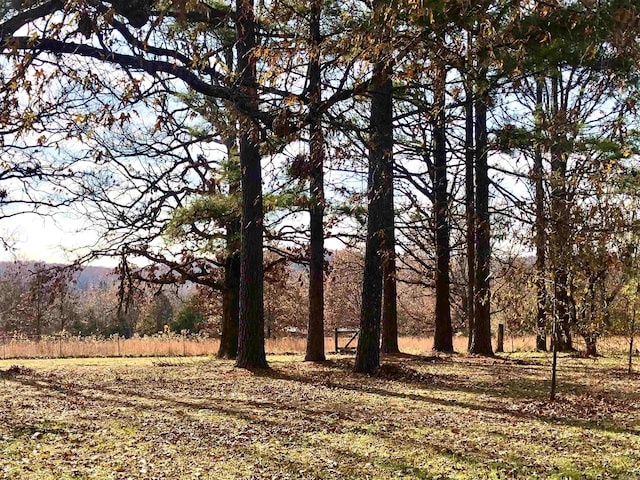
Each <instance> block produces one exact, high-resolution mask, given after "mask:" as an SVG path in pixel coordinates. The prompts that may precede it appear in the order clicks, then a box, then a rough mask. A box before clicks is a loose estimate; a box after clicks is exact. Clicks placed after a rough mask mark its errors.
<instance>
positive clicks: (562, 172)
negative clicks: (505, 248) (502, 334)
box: [551, 73, 573, 352]
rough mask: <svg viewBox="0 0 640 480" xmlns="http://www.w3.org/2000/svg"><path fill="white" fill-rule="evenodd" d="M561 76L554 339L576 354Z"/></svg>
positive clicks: (554, 82)
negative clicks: (571, 293)
mask: <svg viewBox="0 0 640 480" xmlns="http://www.w3.org/2000/svg"><path fill="white" fill-rule="evenodd" d="M558 75H559V73H557V74H556V75H555V76H554V77H552V79H551V95H552V106H551V108H552V114H553V125H554V132H553V133H552V135H553V138H552V145H551V221H552V228H553V238H552V253H553V263H554V266H553V283H554V292H555V298H554V302H555V304H556V308H555V312H556V318H557V321H558V325H557V332H556V335H555V336H554V339H555V341H557V342H558V344H557V345H556V349H557V351H559V352H565V351H572V350H573V345H572V340H571V317H572V315H571V306H570V298H569V292H568V287H569V284H568V281H569V275H568V273H567V264H568V262H569V261H570V260H569V259H568V258H567V254H566V252H567V249H568V246H569V232H570V230H569V228H570V227H569V221H570V218H569V206H568V203H567V189H566V175H567V161H566V159H565V154H566V152H565V149H564V148H563V145H562V142H561V138H560V137H561V135H562V127H563V125H561V123H562V120H561V118H562V117H564V116H565V115H564V114H563V111H562V107H561V105H560V104H561V102H560V100H559V96H560V92H559V85H558V84H559V79H558Z"/></svg>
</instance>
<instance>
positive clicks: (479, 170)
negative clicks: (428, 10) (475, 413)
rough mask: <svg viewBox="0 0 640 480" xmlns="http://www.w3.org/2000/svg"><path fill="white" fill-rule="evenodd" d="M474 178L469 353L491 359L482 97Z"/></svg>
mask: <svg viewBox="0 0 640 480" xmlns="http://www.w3.org/2000/svg"><path fill="white" fill-rule="evenodd" d="M475 111H476V112H475V113H476V123H475V144H476V148H475V154H476V158H475V160H476V165H475V176H476V198H475V200H476V201H475V212H476V230H475V247H476V271H475V296H474V300H475V306H474V309H475V318H474V325H473V339H472V341H471V348H470V349H469V352H470V353H476V354H481V355H493V348H492V346H491V288H490V274H491V243H490V241H491V238H490V234H491V226H490V217H489V166H488V162H487V160H488V158H487V157H488V146H487V98H486V93H482V94H481V96H480V98H478V99H476V102H475Z"/></svg>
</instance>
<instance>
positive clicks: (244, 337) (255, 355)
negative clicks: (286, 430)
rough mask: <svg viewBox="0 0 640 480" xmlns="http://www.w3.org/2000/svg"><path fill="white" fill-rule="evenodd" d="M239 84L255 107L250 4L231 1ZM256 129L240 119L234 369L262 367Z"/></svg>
mask: <svg viewBox="0 0 640 480" xmlns="http://www.w3.org/2000/svg"><path fill="white" fill-rule="evenodd" d="M236 32H237V36H238V40H237V43H236V51H237V57H238V59H237V64H238V82H239V84H240V85H241V91H242V94H243V97H244V98H245V99H246V102H247V104H248V105H250V108H251V109H255V110H257V109H258V92H257V87H256V85H257V82H256V64H257V57H256V52H255V50H254V49H255V47H256V23H255V14H254V3H253V0H236ZM260 135H261V132H260V129H259V128H258V126H257V125H256V120H255V119H253V118H250V117H247V116H245V117H243V118H242V119H241V128H240V138H239V148H240V171H241V188H242V226H241V231H242V249H241V263H240V325H239V339H238V357H237V360H236V365H237V366H238V367H242V368H266V367H267V358H266V354H265V349H264V297H263V295H264V271H263V237H262V233H263V232H262V230H263V226H262V223H263V206H262V167H261V165H260V160H261V155H260V147H259V141H260Z"/></svg>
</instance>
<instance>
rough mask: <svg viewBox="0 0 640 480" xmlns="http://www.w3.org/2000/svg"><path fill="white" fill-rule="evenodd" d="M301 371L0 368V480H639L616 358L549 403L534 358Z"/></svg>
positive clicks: (283, 363)
mask: <svg viewBox="0 0 640 480" xmlns="http://www.w3.org/2000/svg"><path fill="white" fill-rule="evenodd" d="M301 360H302V359H301V357H300V356H296V355H289V356H271V357H270V358H269V361H270V365H271V367H272V368H271V370H268V371H256V372H249V371H246V370H241V369H236V368H234V367H233V363H232V362H228V361H220V360H214V359H211V358H195V359H189V358H185V359H180V358H165V359H128V358H115V359H78V360H72V359H67V360H64V359H63V360H32V361H27V360H13V361H4V362H0V370H1V371H2V376H1V378H0V478H6V479H12V480H13V479H84V478H91V479H161V478H166V479H198V478H200V479H236V478H237V479H243V478H246V479H249V478H255V479H287V478H289V479H317V478H326V479H349V478H351V479H361V478H362V479H364V478H372V479H373V478H375V479H387V478H427V479H437V478H440V479H448V478H451V479H467V478H478V479H487V478H496V479H499V478H518V479H520V478H557V479H562V478H572V479H573V478H575V479H578V478H584V479H600V478H620V479H640V375H628V374H626V373H625V368H624V359H623V358H622V357H617V358H599V359H596V360H593V359H588V360H587V359H578V358H571V357H562V358H561V359H560V370H559V377H558V380H559V395H558V400H557V401H556V402H554V403H549V402H548V401H547V396H548V387H549V382H548V379H549V376H550V375H549V372H550V359H549V357H548V356H546V355H542V354H537V355H534V354H514V355H510V356H506V355H505V356H502V357H496V358H490V359H485V358H479V357H472V356H462V355H461V356H457V355H453V356H440V357H431V356H426V357H425V356H399V357H391V358H386V359H385V366H384V367H383V368H382V369H381V371H380V373H379V374H377V375H375V376H363V375H359V374H355V373H352V372H351V366H352V362H353V359H352V358H351V357H348V356H332V357H330V360H329V361H328V362H326V363H325V364H321V365H320V364H310V363H304V362H302V361H301ZM14 364H17V365H20V368H10V367H11V366H12V365H14Z"/></svg>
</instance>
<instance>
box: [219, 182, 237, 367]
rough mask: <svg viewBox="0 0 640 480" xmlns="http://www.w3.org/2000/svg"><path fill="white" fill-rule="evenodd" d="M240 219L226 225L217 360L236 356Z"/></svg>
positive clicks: (232, 188)
mask: <svg viewBox="0 0 640 480" xmlns="http://www.w3.org/2000/svg"><path fill="white" fill-rule="evenodd" d="M237 187H238V185H236V186H235V188H234V186H233V185H231V186H230V193H231V192H232V191H233V190H236V191H237ZM239 236H240V219H239V218H238V219H234V220H232V221H231V222H229V223H228V224H227V257H226V259H225V270H224V291H223V292H222V333H221V335H220V346H219V347H218V354H217V357H218V358H228V359H235V358H236V357H237V356H238V328H239V318H240V302H239V294H240V275H241V274H240V270H241V269H240V264H241V262H240V248H239V247H240V245H239V242H238V240H239Z"/></svg>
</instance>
